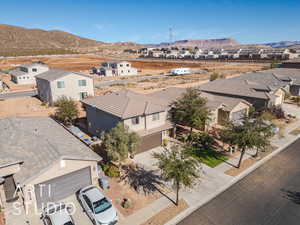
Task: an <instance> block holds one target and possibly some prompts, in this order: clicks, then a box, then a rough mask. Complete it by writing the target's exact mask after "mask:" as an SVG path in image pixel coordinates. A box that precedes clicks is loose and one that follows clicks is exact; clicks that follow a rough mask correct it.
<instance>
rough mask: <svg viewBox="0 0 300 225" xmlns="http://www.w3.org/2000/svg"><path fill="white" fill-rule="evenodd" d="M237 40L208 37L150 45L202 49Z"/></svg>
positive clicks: (228, 43)
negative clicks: (207, 38) (205, 38)
mask: <svg viewBox="0 0 300 225" xmlns="http://www.w3.org/2000/svg"><path fill="white" fill-rule="evenodd" d="M237 45H240V43H239V42H237V41H236V40H234V39H232V38H222V39H209V40H179V41H174V42H171V43H169V42H163V43H160V44H151V45H150V46H152V47H157V48H165V47H181V48H182V47H187V48H188V47H198V48H202V49H207V48H222V47H224V46H237Z"/></svg>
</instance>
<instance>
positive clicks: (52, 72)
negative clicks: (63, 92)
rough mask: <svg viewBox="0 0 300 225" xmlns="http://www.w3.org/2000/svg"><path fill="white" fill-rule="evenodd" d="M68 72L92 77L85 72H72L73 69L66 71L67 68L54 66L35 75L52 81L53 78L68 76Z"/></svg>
mask: <svg viewBox="0 0 300 225" xmlns="http://www.w3.org/2000/svg"><path fill="white" fill-rule="evenodd" d="M70 74H77V75H80V76H84V77H88V78H90V79H92V78H91V77H89V76H87V75H85V74H81V73H77V72H73V71H68V70H60V69H54V68H50V69H49V70H48V71H46V72H44V73H41V74H39V75H37V76H35V77H36V78H37V79H43V80H48V81H54V80H57V79H60V78H62V77H65V76H68V75H70Z"/></svg>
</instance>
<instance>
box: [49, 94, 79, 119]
mask: <svg viewBox="0 0 300 225" xmlns="http://www.w3.org/2000/svg"><path fill="white" fill-rule="evenodd" d="M55 106H56V107H57V109H56V111H55V116H56V117H57V118H58V119H59V120H61V121H62V122H64V123H70V122H72V121H73V120H74V119H76V118H77V117H78V114H79V112H78V109H77V105H76V103H75V102H74V101H73V100H72V99H69V98H67V97H62V98H60V99H59V100H57V101H56V102H55Z"/></svg>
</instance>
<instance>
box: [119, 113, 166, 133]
mask: <svg viewBox="0 0 300 225" xmlns="http://www.w3.org/2000/svg"><path fill="white" fill-rule="evenodd" d="M139 118H140V123H139V124H132V121H131V118H129V119H126V120H124V124H125V125H126V126H128V128H129V130H131V131H135V132H138V131H143V130H151V129H154V128H157V127H160V126H163V125H164V124H165V123H166V121H167V111H165V112H160V113H159V120H155V121H153V120H152V114H150V115H146V116H139Z"/></svg>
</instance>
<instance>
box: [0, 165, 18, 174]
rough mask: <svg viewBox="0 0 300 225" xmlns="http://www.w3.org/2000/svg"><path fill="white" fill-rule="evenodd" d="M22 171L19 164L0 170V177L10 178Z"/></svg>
mask: <svg viewBox="0 0 300 225" xmlns="http://www.w3.org/2000/svg"><path fill="white" fill-rule="evenodd" d="M19 170H20V165H19V164H14V165H10V166H6V167H2V168H0V177H5V176H9V175H12V174H15V173H17V172H18V171H19Z"/></svg>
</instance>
